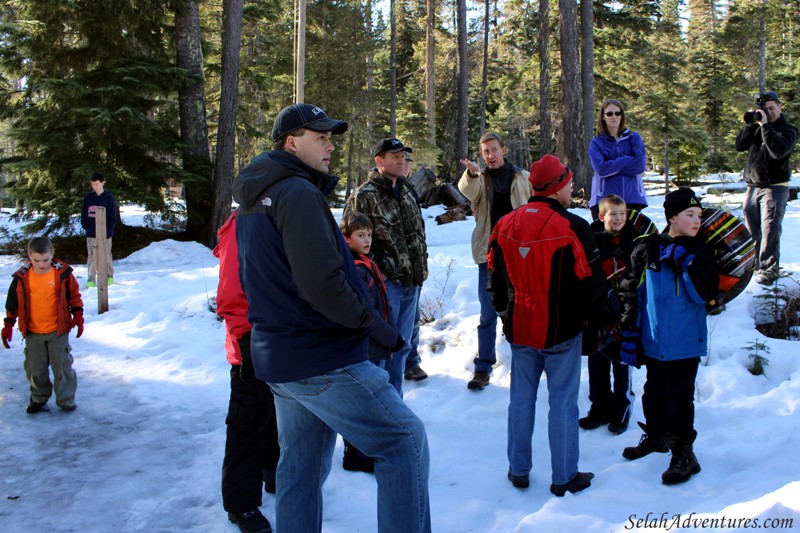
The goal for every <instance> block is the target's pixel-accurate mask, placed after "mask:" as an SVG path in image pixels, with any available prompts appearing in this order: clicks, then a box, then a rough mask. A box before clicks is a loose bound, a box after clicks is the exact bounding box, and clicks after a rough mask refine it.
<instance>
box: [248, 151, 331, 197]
mask: <svg viewBox="0 0 800 533" xmlns="http://www.w3.org/2000/svg"><path fill="white" fill-rule="evenodd" d="M291 177H299V178H303V179H307V180H308V181H310V182H311V183H313V184H314V186H315V187H317V188H318V189H319V190H320V191H322V194H324V195H325V196H327V195H328V194H329V193H330V192H331V191H332V190H333V189H334V188H335V187H336V183H337V182H338V181H339V178H337V177H336V176H332V175H330V174H326V173H324V172H320V171H319V170H316V169H313V168H311V167H310V166H308V165H306V164H305V163H303V162H302V161H301V160H300V159H299V158H298V157H297V156H295V155H293V154H290V153H289V152H287V151H285V150H273V151H272V152H266V153H263V154H261V155H259V156H257V157H256V158H255V159H253V160H252V161H251V162H250V164H249V165H247V167H246V168H245V169H244V170H243V171H242V172H241V173H240V174H239V176H237V177H236V180H234V182H233V198H234V200H236V202H237V203H238V204H239V205H241V206H244V207H252V206H253V205H255V204H256V202H258V200H259V199H260V198H261V197H262V196H263V195H264V193H265V192H266V190H267V189H269V188H270V187H272V186H273V185H275V184H276V183H277V182H279V181H281V180H284V179H286V178H291Z"/></svg>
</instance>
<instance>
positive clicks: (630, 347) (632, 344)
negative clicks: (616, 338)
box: [619, 331, 642, 368]
mask: <svg viewBox="0 0 800 533" xmlns="http://www.w3.org/2000/svg"><path fill="white" fill-rule="evenodd" d="M641 342H642V337H641V335H640V334H639V332H638V331H623V332H622V344H620V347H619V356H620V359H622V362H623V363H625V364H627V365H630V366H635V367H636V368H639V361H638V355H637V354H638V353H639V345H640V344H641Z"/></svg>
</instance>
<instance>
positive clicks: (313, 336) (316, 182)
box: [233, 150, 372, 383]
mask: <svg viewBox="0 0 800 533" xmlns="http://www.w3.org/2000/svg"><path fill="white" fill-rule="evenodd" d="M337 181H338V178H336V177H334V176H330V175H328V174H324V173H322V172H319V171H317V170H314V169H312V168H311V167H309V166H307V165H306V164H304V163H303V162H302V161H301V160H300V159H298V158H297V157H295V156H294V155H292V154H290V153H288V152H286V151H283V150H275V151H273V152H268V153H264V154H261V155H259V156H257V157H256V158H255V159H253V161H251V162H250V164H249V165H248V166H247V167H246V168H245V169H244V170H243V171H242V172H241V173H240V174H239V176H237V177H236V180H235V181H234V184H233V196H234V198H235V199H236V201H237V202H238V203H239V216H238V217H237V220H236V240H237V242H238V244H239V276H240V279H241V281H242V288H243V289H244V292H245V295H246V296H247V303H248V306H249V313H248V318H249V320H250V322H251V323H252V324H253V330H252V333H251V340H250V348H251V352H252V357H253V366H254V368H255V373H256V376H257V377H258V378H259V379H261V380H263V381H266V382H269V383H285V382H288V381H297V380H301V379H305V378H309V377H313V376H319V375H322V374H325V373H326V372H330V371H332V370H336V369H339V368H343V367H346V366H349V365H352V364H355V363H359V362H362V361H366V360H367V353H368V352H367V350H368V345H369V335H370V329H371V328H370V324H371V323H372V311H371V305H370V302H369V295H368V293H367V288H366V286H365V285H364V282H363V281H362V280H361V277H360V276H359V274H358V271H357V269H356V265H355V263H354V262H353V256H352V255H351V254H350V250H349V249H348V247H347V244H346V243H345V241H344V238H343V237H342V233H341V231H340V230H339V227H338V225H337V224H336V221H335V220H334V218H333V215H332V214H331V211H330V207H329V206H328V202H327V200H326V198H325V196H326V194H327V193H329V192H330V191H332V190H333V188H334V187H335V186H336V182H337Z"/></svg>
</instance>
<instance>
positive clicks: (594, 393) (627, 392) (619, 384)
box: [588, 353, 633, 418]
mask: <svg viewBox="0 0 800 533" xmlns="http://www.w3.org/2000/svg"><path fill="white" fill-rule="evenodd" d="M588 367H589V401H591V402H592V408H593V409H598V410H599V411H600V412H606V413H608V414H610V415H613V416H615V417H617V416H618V417H620V418H621V417H622V415H623V414H624V413H625V411H626V410H627V409H628V406H630V405H631V403H633V391H632V390H631V380H630V374H631V367H630V366H628V365H626V364H623V363H612V362H611V360H610V359H608V358H607V357H605V356H603V355H600V354H599V353H593V354H592V355H590V356H589V362H588ZM612 371H613V374H614V390H613V392H612V390H611V373H612Z"/></svg>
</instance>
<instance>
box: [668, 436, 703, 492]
mask: <svg viewBox="0 0 800 533" xmlns="http://www.w3.org/2000/svg"><path fill="white" fill-rule="evenodd" d="M698 472H700V463H698V462H697V457H695V455H694V452H693V451H692V445H691V444H686V445H683V444H677V445H675V446H674V447H673V448H672V459H670V461H669V468H667V469H666V470H665V471H664V473H663V474H661V482H662V483H663V484H664V485H675V484H676V483H683V482H684V481H688V480H689V478H690V477H692V475H694V474H697V473H698Z"/></svg>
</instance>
